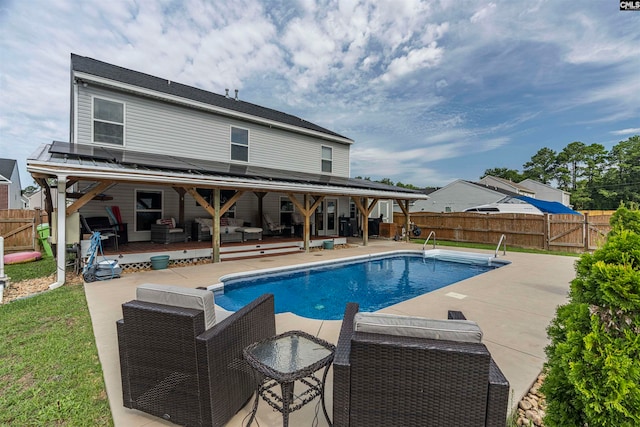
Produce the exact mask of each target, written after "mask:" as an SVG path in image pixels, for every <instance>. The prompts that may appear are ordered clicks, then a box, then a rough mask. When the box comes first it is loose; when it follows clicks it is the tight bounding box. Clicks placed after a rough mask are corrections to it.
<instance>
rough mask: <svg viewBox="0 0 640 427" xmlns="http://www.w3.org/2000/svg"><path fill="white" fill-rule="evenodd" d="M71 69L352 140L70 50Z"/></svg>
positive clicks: (297, 119)
mask: <svg viewBox="0 0 640 427" xmlns="http://www.w3.org/2000/svg"><path fill="white" fill-rule="evenodd" d="M71 70H72V72H74V73H85V74H89V75H92V76H96V77H100V78H104V79H108V80H111V81H113V82H118V83H124V84H127V85H132V86H136V87H139V88H144V89H147V90H151V91H154V92H159V93H162V94H166V95H171V96H175V97H179V98H183V99H186V100H190V101H195V102H199V103H203V104H208V105H211V106H213V107H218V108H222V109H225V110H229V111H234V112H238V113H242V114H246V115H250V116H254V117H259V118H261V119H265V120H269V121H273V122H278V123H282V124H285V125H288V126H294V127H297V128H302V129H307V130H311V131H314V132H319V133H321V134H325V135H328V136H332V137H336V138H341V139H344V140H345V141H344V142H353V140H351V139H350V138H347V137H345V136H342V135H340V134H338V133H336V132H333V131H331V130H328V129H326V128H323V127H321V126H318V125H316V124H315V123H311V122H308V121H306V120H304V119H302V118H300V117H296V116H293V115H291V114H287V113H284V112H282V111H277V110H273V109H271V108H266V107H261V106H259V105H256V104H252V103H250V102H245V101H241V100H236V99H235V98H233V97H227V96H224V95H218V94H216V93H213V92H208V91H206V90H203V89H198V88H196V87H193V86H188V85H184V84H182V83H177V82H173V81H171V80H167V79H163V78H160V77H155V76H152V75H149V74H145V73H141V72H139V71H134V70H130V69H127V68H123V67H119V66H117V65H112V64H109V63H106V62H102V61H98V60H96V59H93V58H88V57H85V56H80V55H76V54H73V53H72V54H71Z"/></svg>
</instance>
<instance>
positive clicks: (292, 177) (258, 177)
mask: <svg viewBox="0 0 640 427" xmlns="http://www.w3.org/2000/svg"><path fill="white" fill-rule="evenodd" d="M27 170H28V171H29V173H31V174H32V175H33V176H34V177H44V178H49V177H58V176H66V177H67V178H76V179H82V180H97V181H100V180H110V181H119V182H145V183H156V184H161V185H173V186H190V187H200V188H206V187H218V188H229V189H244V190H249V191H264V192H291V193H305V194H318V195H333V196H354V197H371V198H378V199H402V200H419V199H427V198H428V197H427V196H426V195H425V194H423V193H420V192H417V191H414V190H409V189H405V188H401V187H394V186H390V185H385V184H381V183H378V182H373V181H368V180H362V179H355V178H347V177H340V176H332V175H321V174H310V173H302V172H290V171H282V170H277V169H269V168H263V167H255V166H248V165H247V166H245V165H237V164H231V163H224V162H214V161H205V160H201V159H189V158H182V157H176V156H167V155H160V154H149V153H140V152H131V151H126V150H120V149H117V148H110V147H109V148H105V147H94V146H87V145H78V144H75V145H72V144H69V143H64V142H54V143H53V144H46V145H44V146H42V147H41V148H40V149H39V151H38V152H36V153H34V154H33V155H32V156H31V157H30V158H29V159H27Z"/></svg>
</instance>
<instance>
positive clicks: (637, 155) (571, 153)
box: [481, 135, 640, 210]
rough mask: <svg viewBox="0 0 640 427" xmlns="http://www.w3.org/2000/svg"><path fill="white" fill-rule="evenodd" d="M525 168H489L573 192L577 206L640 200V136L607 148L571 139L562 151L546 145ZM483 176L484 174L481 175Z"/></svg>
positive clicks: (487, 172) (613, 205) (598, 206)
mask: <svg viewBox="0 0 640 427" xmlns="http://www.w3.org/2000/svg"><path fill="white" fill-rule="evenodd" d="M522 168H523V169H522V172H520V171H517V170H514V169H508V168H493V169H487V170H485V172H484V175H483V177H484V176H487V175H492V176H497V177H500V178H504V179H509V180H511V181H513V182H520V181H522V180H524V179H527V178H530V179H534V180H536V181H539V182H542V183H544V184H549V185H551V186H553V187H556V188H558V189H561V190H564V191H566V192H568V193H570V194H571V204H572V206H573V208H574V209H579V210H583V209H616V208H618V207H619V206H620V203H622V202H625V203H629V202H635V203H638V202H640V136H638V135H636V136H632V137H631V138H629V139H627V140H626V141H620V142H619V143H618V144H616V145H615V146H613V147H612V148H611V150H610V151H607V150H606V149H605V148H604V146H603V145H601V144H590V145H586V144H584V143H582V142H580V141H575V142H571V143H570V144H568V145H567V146H566V147H564V148H563V149H562V151H560V152H555V151H554V150H552V149H550V148H548V147H544V148H541V149H540V150H538V152H537V153H536V154H534V155H533V156H531V160H530V161H528V162H526V163H525V164H524V165H523V167H522ZM481 178H482V177H481Z"/></svg>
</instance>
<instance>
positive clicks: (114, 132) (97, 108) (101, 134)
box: [93, 98, 124, 145]
mask: <svg viewBox="0 0 640 427" xmlns="http://www.w3.org/2000/svg"><path fill="white" fill-rule="evenodd" d="M93 142H103V143H107V144H116V145H124V104H123V103H122V102H115V101H109V100H107V99H102V98H93Z"/></svg>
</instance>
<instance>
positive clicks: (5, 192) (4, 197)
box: [0, 159, 24, 209]
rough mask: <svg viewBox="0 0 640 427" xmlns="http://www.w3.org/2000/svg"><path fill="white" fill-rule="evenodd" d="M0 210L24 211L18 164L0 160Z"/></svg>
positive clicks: (13, 161) (12, 161) (10, 160)
mask: <svg viewBox="0 0 640 427" xmlns="http://www.w3.org/2000/svg"><path fill="white" fill-rule="evenodd" d="M0 209H24V202H23V200H22V186H21V185H20V172H19V171H18V162H17V161H15V160H13V159H0Z"/></svg>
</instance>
